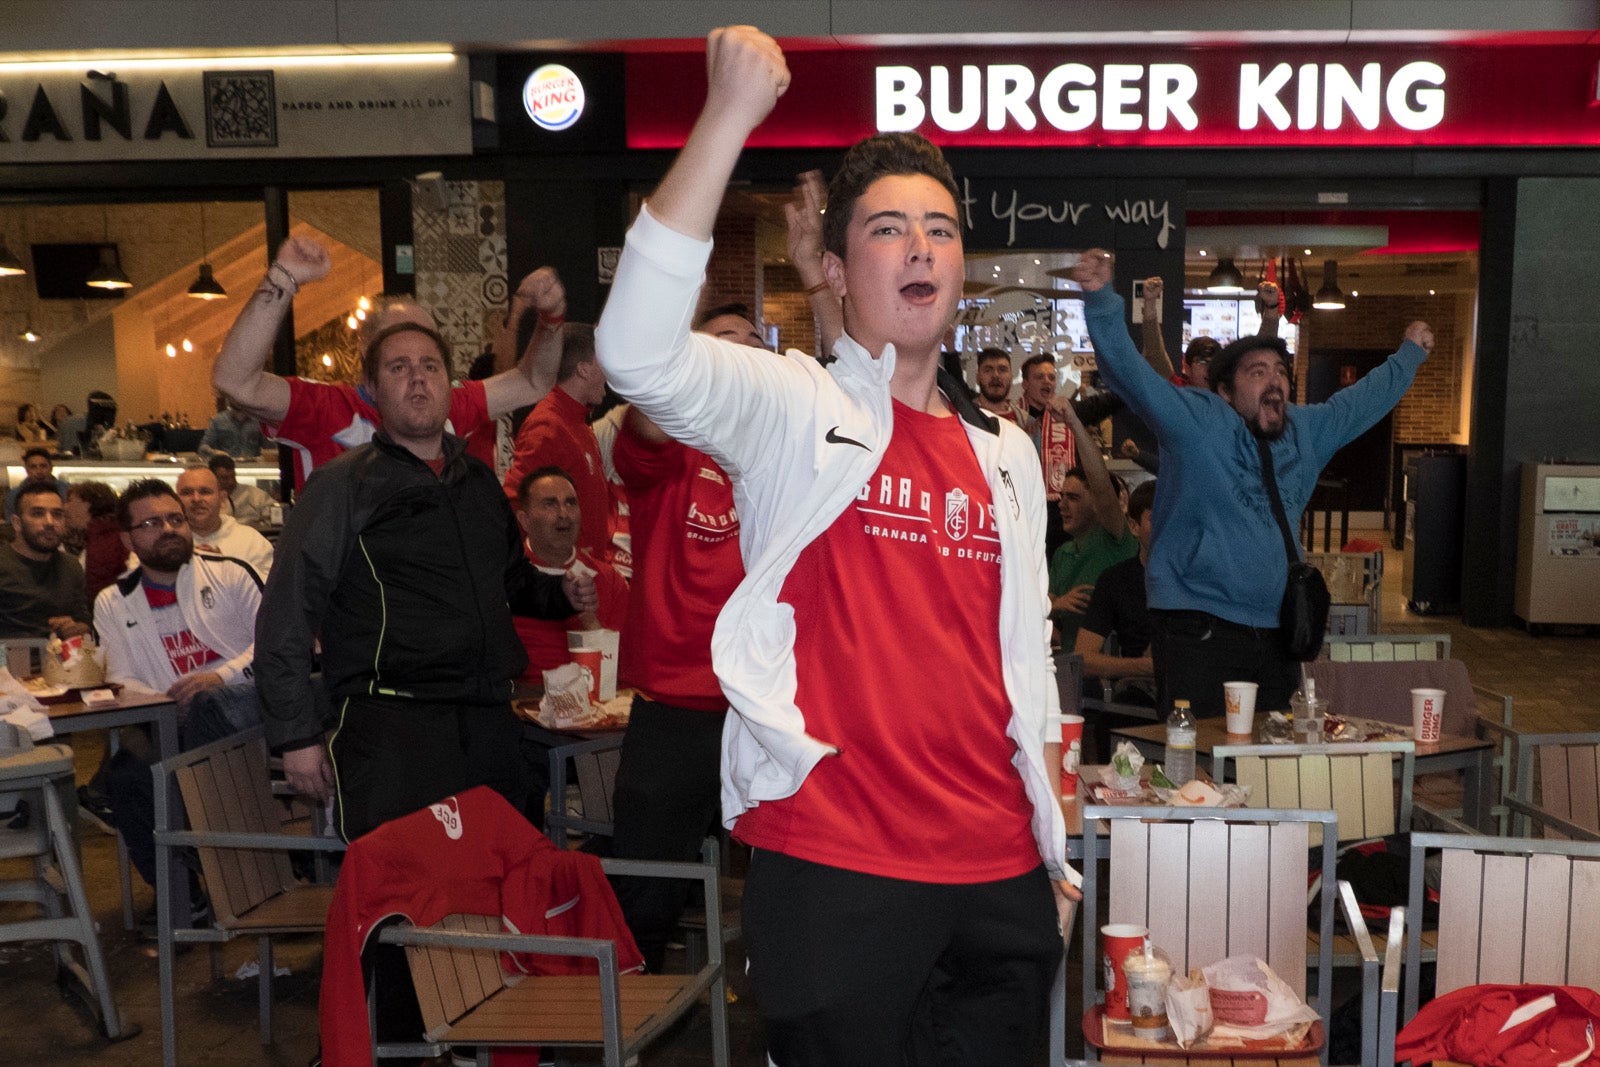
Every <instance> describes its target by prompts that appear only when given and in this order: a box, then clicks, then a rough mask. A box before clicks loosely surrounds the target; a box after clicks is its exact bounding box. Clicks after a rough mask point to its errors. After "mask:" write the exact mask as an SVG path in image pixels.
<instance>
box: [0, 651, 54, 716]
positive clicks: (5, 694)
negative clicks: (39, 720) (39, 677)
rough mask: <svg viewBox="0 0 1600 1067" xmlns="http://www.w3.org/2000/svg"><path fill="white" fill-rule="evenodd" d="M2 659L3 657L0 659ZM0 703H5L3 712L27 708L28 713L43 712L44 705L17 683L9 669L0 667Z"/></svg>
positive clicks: (26, 688) (25, 687)
mask: <svg viewBox="0 0 1600 1067" xmlns="http://www.w3.org/2000/svg"><path fill="white" fill-rule="evenodd" d="M0 658H4V657H0ZM0 701H5V702H6V703H5V710H7V711H10V710H11V709H12V708H13V707H21V708H27V709H29V710H30V711H38V712H42V711H44V705H43V704H41V703H39V701H38V700H36V699H35V698H34V695H33V694H32V693H30V692H28V687H27V686H25V685H23V684H22V683H21V682H19V681H17V677H16V675H14V674H12V673H11V670H10V668H8V667H4V666H0Z"/></svg>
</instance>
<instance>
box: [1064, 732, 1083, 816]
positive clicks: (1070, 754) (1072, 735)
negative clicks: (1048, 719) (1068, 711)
mask: <svg viewBox="0 0 1600 1067" xmlns="http://www.w3.org/2000/svg"><path fill="white" fill-rule="evenodd" d="M1082 758H1083V716H1082V715H1063V716H1061V795H1062V796H1063V797H1068V798H1071V797H1075V796H1077V795H1078V764H1079V762H1080V761H1081V760H1082Z"/></svg>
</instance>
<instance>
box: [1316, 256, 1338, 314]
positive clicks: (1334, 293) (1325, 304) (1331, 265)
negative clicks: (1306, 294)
mask: <svg viewBox="0 0 1600 1067" xmlns="http://www.w3.org/2000/svg"><path fill="white" fill-rule="evenodd" d="M1311 306H1312V307H1314V308H1316V309H1317V310H1319V311H1342V310H1343V309H1344V293H1343V292H1341V291H1340V290H1339V264H1338V263H1336V262H1334V261H1333V260H1331V259H1325V260H1323V261H1322V288H1321V289H1318V290H1317V298H1316V299H1315V300H1313V301H1311Z"/></svg>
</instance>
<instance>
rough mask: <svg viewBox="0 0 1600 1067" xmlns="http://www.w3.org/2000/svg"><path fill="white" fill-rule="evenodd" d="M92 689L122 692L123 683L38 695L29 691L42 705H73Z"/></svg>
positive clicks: (73, 686) (71, 688)
mask: <svg viewBox="0 0 1600 1067" xmlns="http://www.w3.org/2000/svg"><path fill="white" fill-rule="evenodd" d="M91 689H109V690H111V692H112V693H120V692H122V683H121V682H97V683H95V684H94V685H69V686H67V687H65V688H64V689H63V690H62V691H61V692H59V693H48V694H45V693H36V692H34V691H33V690H31V689H30V690H29V691H28V695H29V696H31V697H33V699H35V700H37V701H38V702H39V703H41V704H71V703H73V702H74V701H81V700H82V699H83V694H84V693H86V692H88V691H89V690H91Z"/></svg>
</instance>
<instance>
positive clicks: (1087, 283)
mask: <svg viewBox="0 0 1600 1067" xmlns="http://www.w3.org/2000/svg"><path fill="white" fill-rule="evenodd" d="M1111 268H1112V259H1111V253H1110V252H1107V251H1106V250H1105V249H1103V248H1091V249H1089V250H1088V251H1087V252H1085V253H1083V254H1082V255H1081V256H1079V257H1078V262H1076V263H1074V264H1073V265H1072V275H1071V277H1072V280H1073V281H1075V282H1077V283H1078V284H1079V285H1080V286H1081V287H1082V288H1083V291H1084V292H1086V293H1095V292H1099V291H1100V290H1101V289H1104V288H1105V287H1106V286H1108V285H1110V284H1111Z"/></svg>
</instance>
